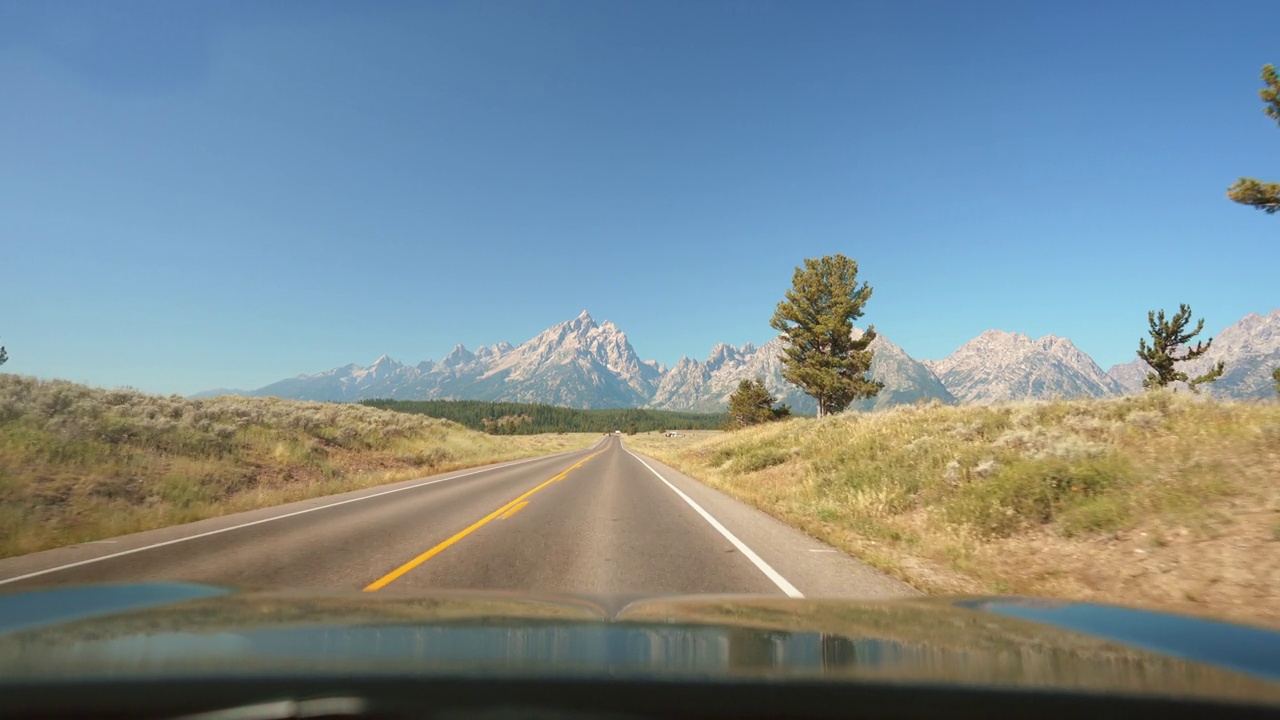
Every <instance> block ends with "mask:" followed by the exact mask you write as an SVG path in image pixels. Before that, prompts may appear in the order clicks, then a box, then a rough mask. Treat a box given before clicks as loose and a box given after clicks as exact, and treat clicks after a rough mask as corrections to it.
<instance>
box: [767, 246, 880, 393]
mask: <svg viewBox="0 0 1280 720" xmlns="http://www.w3.org/2000/svg"><path fill="white" fill-rule="evenodd" d="M870 298H871V286H870V285H868V284H867V283H865V282H864V283H862V286H861V287H859V286H858V263H857V262H856V261H855V260H851V259H850V258H847V257H845V256H844V255H840V254H836V255H827V256H825V257H821V258H817V259H813V258H806V259H805V261H804V267H803V268H799V267H798V268H796V269H795V273H794V274H793V275H792V277H791V289H790V290H788V291H787V293H786V299H785V300H783V301H782V302H780V303H778V308H777V310H776V311H775V312H774V314H773V319H772V320H770V321H769V324H770V325H772V326H773V328H774V329H776V330H778V331H779V332H781V333H782V336H783V339H784V341H785V342H786V347H785V349H784V350H783V355H782V366H783V369H782V376H783V377H784V378H786V379H787V380H788V381H789V382H791V383H793V384H795V385H796V386H797V387H799V388H800V389H801V390H804V391H805V392H806V393H808V394H809V395H811V396H813V399H814V400H817V401H818V417H822V416H823V415H826V414H828V413H832V412H840V411H841V410H843V409H845V408H846V407H848V406H849V403H851V402H853V401H854V400H856V399H859V398H868V397H872V396H874V395H875V394H876V393H878V392H880V388H881V387H883V384H881V383H880V382H877V381H875V380H871V379H869V378H868V377H867V372H868V371H869V370H870V369H871V355H872V350H871V349H870V347H869V346H870V345H871V341H872V340H874V339H875V337H876V332H875V328H873V327H868V328H867V331H866V332H865V333H863V335H862V337H860V338H858V339H856V340H855V339H854V338H853V321H854V320H856V319H857V318H860V317H862V312H863V307H865V306H866V304H867V300H869V299H870Z"/></svg>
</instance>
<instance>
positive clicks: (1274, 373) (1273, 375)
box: [1271, 367, 1280, 394]
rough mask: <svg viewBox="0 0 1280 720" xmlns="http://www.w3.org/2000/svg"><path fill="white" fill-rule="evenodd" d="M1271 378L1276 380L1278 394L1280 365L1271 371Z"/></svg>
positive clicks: (1279, 391)
mask: <svg viewBox="0 0 1280 720" xmlns="http://www.w3.org/2000/svg"><path fill="white" fill-rule="evenodd" d="M1271 379H1272V380H1275V381H1276V393H1277V394H1280V367H1278V368H1276V369H1275V370H1272V371H1271Z"/></svg>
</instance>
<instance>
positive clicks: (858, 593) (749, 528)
mask: <svg viewBox="0 0 1280 720" xmlns="http://www.w3.org/2000/svg"><path fill="white" fill-rule="evenodd" d="M144 580H182V581H193V582H202V583H211V584H218V585H228V586H235V587H240V588H326V589H363V590H367V591H371V592H376V591H398V590H405V591H414V590H425V589H485V590H497V589H502V590H521V591H550V592H568V593H592V594H609V595H622V594H686V593H699V594H700V593H733V594H740V593H750V594H767V595H790V596H793V597H801V596H807V597H857V598H875V597H894V596H902V595H911V594H914V592H913V591H912V590H911V589H910V588H909V587H907V586H905V585H903V584H901V583H899V582H897V581H895V580H892V579H890V578H888V577H885V576H883V575H881V574H879V573H877V572H875V571H873V570H871V569H870V568H868V567H867V566H865V565H863V564H862V563H860V562H858V561H856V560H854V559H852V558H850V557H848V556H846V555H844V554H842V553H840V552H838V551H836V550H834V549H832V548H830V547H828V546H825V545H823V544H821V543H819V542H817V541H815V540H813V539H812V538H809V537H808V536H806V535H804V534H802V533H800V532H798V531H795V530H793V529H791V528H789V527H786V526H784V525H782V524H781V523H779V522H777V521H775V520H773V519H772V518H770V517H768V516H767V515H765V514H763V513H761V512H759V511H757V510H755V509H753V508H750V507H748V506H746V505H744V504H742V503H739V502H737V501H736V500H733V499H731V498H728V497H727V496H725V495H723V494H721V493H718V492H716V491H714V490H711V489H710V488H708V487H706V486H705V485H702V484H700V483H698V482H696V481H694V480H692V479H690V478H687V477H685V476H683V475H681V474H680V473H678V472H676V471H675V470H673V469H671V468H669V467H667V466H665V465H662V464H661V463H658V462H657V461H655V460H652V459H650V458H645V457H642V456H639V455H637V454H634V453H632V452H630V451H629V450H627V449H626V448H625V446H624V443H623V441H622V439H621V438H618V437H612V436H611V437H603V438H601V440H600V441H599V442H598V443H596V444H595V445H594V446H593V447H591V448H589V449H587V450H584V451H577V452H570V453H562V454H558V455H550V456H546V457H541V458H536V459H532V460H523V461H516V462H513V463H504V464H500V465H494V466H489V467H485V468H477V469H472V470H465V471H459V472H453V473H446V474H443V475H438V476H433V477H429V478H421V479H418V480H411V481H408V482H403V483H398V484H395V485H387V486H382V487H379V488H373V489H368V490H361V491H356V492H352V493H346V494H343V495H335V496H329V497H325V498H317V499H314V500H307V501H303V502H298V503H291V504H288V505H282V506H277V507H273V508H266V509H263V510H255V511H252V512H247V513H238V514H236V515H228V516H224V517H220V518H213V519H210V520H204V521H200V522H196V523H191V524H188V525H182V526H177V527H172V528H164V529H160V530H153V531H149V532H145V533H138V534H135V535H128V536H124V537H120V538H115V539H113V540H105V541H98V542H94V543H85V544H82V545H76V546H72V547H66V548H59V549H56V550H49V551H45V552H40V553H33V554H30V555H24V556H21V557H16V558H8V559H5V560H0V592H7V591H14V590H19V589H28V588H33V587H47V586H53V585H65V584H75V583H90V582H129V581H144Z"/></svg>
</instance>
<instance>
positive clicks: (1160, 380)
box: [1138, 303, 1225, 392]
mask: <svg viewBox="0 0 1280 720" xmlns="http://www.w3.org/2000/svg"><path fill="white" fill-rule="evenodd" d="M1190 322H1191V306H1190V305H1187V304H1185V303H1184V304H1182V305H1179V306H1178V312H1177V313H1176V314H1175V315H1174V316H1173V317H1172V318H1170V319H1169V320H1167V321H1166V320H1165V318H1164V310H1161V311H1160V312H1159V314H1157V313H1156V311H1154V310H1152V311H1150V312H1148V313H1147V324H1148V325H1150V326H1151V328H1150V330H1148V331H1147V332H1148V334H1149V335H1151V346H1150V347H1148V346H1147V339H1146V338H1140V339H1139V340H1138V357H1140V358H1142V359H1143V360H1145V361H1146V363H1147V364H1148V365H1150V366H1151V369H1152V370H1154V372H1150V373H1147V379H1146V380H1144V381H1143V382H1142V386H1143V387H1145V388H1147V389H1151V388H1157V387H1160V388H1163V387H1168V386H1169V385H1170V384H1172V383H1174V382H1179V381H1181V382H1185V383H1187V385H1188V386H1190V387H1191V390H1192V391H1193V392H1199V390H1198V389H1197V387H1196V386H1197V385H1200V384H1201V383H1209V382H1213V381H1214V380H1217V379H1218V378H1220V377H1222V372H1223V370H1224V369H1225V363H1223V362H1222V361H1218V364H1217V365H1215V366H1213V368H1212V369H1210V370H1209V372H1207V373H1205V374H1204V375H1201V376H1200V377H1197V378H1193V379H1187V374H1186V373H1185V372H1182V371H1180V370H1178V369H1177V365H1178V364H1179V363H1184V362H1187V361H1189V360H1195V359H1196V358H1198V357H1200V356H1201V355H1204V354H1205V353H1206V352H1208V351H1209V346H1211V345H1212V344H1213V338H1209V339H1208V340H1206V341H1205V342H1202V343H1196V344H1195V345H1194V346H1192V345H1189V344H1188V343H1189V342H1191V338H1193V337H1195V336H1196V335H1199V334H1200V331H1201V330H1204V318H1201V319H1200V321H1199V322H1197V323H1196V329H1195V330H1192V331H1191V332H1187V331H1186V330H1187V324H1188V323H1190ZM1183 350H1185V352H1181V351H1183Z"/></svg>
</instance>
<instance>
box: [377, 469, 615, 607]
mask: <svg viewBox="0 0 1280 720" xmlns="http://www.w3.org/2000/svg"><path fill="white" fill-rule="evenodd" d="M601 452H604V451H603V450H600V451H597V452H594V453H591V454H590V455H588V456H586V457H584V458H582V459H581V460H579V461H578V462H576V463H574V464H573V466H571V467H570V468H569V469H567V470H565V471H564V472H562V473H560V474H559V475H556V476H555V477H553V478H551V479H550V480H547V481H546V482H544V483H542V484H541V485H539V486H537V487H535V488H534V489H532V490H530V491H528V492H526V493H525V494H523V495H521V496H520V497H518V498H516V499H515V500H512V501H511V502H509V503H507V504H506V505H503V506H502V507H500V508H498V509H497V510H494V511H493V512H491V513H489V514H488V515H485V516H484V517H483V518H481V519H479V520H477V521H476V522H474V523H472V524H471V525H470V526H469V527H467V528H466V529H465V530H463V531H461V532H459V533H457V534H456V535H454V536H453V537H451V538H449V539H448V540H445V541H444V542H442V543H440V544H439V545H436V546H435V547H433V548H431V549H430V550H428V551H426V552H424V553H422V554H421V555H419V556H418V557H416V558H414V559H412V560H410V561H409V562H407V563H405V564H403V565H401V566H400V567H398V568H396V569H395V570H392V571H391V572H389V573H387V574H386V575H383V576H382V577H381V578H378V579H377V580H375V581H374V582H372V583H370V584H369V586H368V587H366V588H365V589H364V591H365V592H373V591H375V590H381V589H382V588H384V587H386V586H387V585H390V584H391V583H392V582H395V580H396V579H398V578H399V577H400V576H402V575H404V574H405V573H407V572H409V571H410V570H412V569H414V568H416V567H418V566H419V565H421V564H422V563H424V562H426V561H428V560H430V559H431V558H433V557H435V556H436V555H439V554H440V553H442V552H444V551H445V550H447V549H448V548H449V547H450V546H451V545H453V544H454V543H456V542H458V541H459V540H461V539H462V538H464V537H466V536H468V535H470V534H471V533H473V532H475V531H476V530H479V529H480V528H482V527H484V526H485V525H487V524H488V523H489V522H490V521H492V520H493V519H494V518H498V517H504V516H505V517H510V516H511V515H514V514H516V512H518V511H519V510H520V508H521V507H524V505H527V504H528V502H527V501H528V499H529V496H530V495H533V494H534V493H536V492H538V491H539V490H541V489H542V488H544V487H546V486H548V485H550V484H551V483H553V482H556V481H557V480H563V479H564V478H565V476H567V475H568V474H569V473H571V472H573V471H574V470H577V469H578V468H580V467H582V465H583V463H585V462H586V461H588V460H590V459H591V458H593V457H595V456H596V455H599V454H600V453H601ZM508 513H510V514H508Z"/></svg>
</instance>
